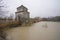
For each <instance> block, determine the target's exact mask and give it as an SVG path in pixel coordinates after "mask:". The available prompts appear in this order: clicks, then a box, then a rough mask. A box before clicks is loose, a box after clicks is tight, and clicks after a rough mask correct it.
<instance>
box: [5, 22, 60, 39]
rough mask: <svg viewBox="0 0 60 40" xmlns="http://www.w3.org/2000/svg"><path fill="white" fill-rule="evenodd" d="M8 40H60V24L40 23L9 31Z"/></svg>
mask: <svg viewBox="0 0 60 40" xmlns="http://www.w3.org/2000/svg"><path fill="white" fill-rule="evenodd" d="M6 38H7V40H60V22H38V23H35V24H33V25H32V26H29V27H16V28H12V29H10V30H8V31H7V37H6Z"/></svg>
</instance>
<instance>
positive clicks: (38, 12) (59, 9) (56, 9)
mask: <svg viewBox="0 0 60 40" xmlns="http://www.w3.org/2000/svg"><path fill="white" fill-rule="evenodd" d="M3 1H4V4H6V5H7V8H6V9H7V11H9V12H8V14H7V16H10V15H15V12H16V8H17V7H19V6H21V5H24V6H26V7H27V8H28V9H29V10H28V11H29V12H30V17H51V16H52V17H53V16H60V0H3Z"/></svg>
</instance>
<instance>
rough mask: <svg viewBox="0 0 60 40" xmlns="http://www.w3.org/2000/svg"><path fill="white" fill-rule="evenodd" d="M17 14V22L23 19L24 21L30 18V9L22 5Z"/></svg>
mask: <svg viewBox="0 0 60 40" xmlns="http://www.w3.org/2000/svg"><path fill="white" fill-rule="evenodd" d="M15 14H16V20H17V21H18V20H19V19H21V18H24V19H29V18H30V17H29V12H28V9H27V8H26V7H24V6H23V5H21V6H19V7H18V8H17V12H16V13H15Z"/></svg>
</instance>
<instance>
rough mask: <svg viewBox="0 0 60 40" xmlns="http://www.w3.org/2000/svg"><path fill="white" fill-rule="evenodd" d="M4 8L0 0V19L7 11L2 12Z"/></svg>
mask: <svg viewBox="0 0 60 40" xmlns="http://www.w3.org/2000/svg"><path fill="white" fill-rule="evenodd" d="M5 7H6V5H5V4H4V1H3V0H0V17H4V16H5V14H6V13H7V11H6V10H4V8H5Z"/></svg>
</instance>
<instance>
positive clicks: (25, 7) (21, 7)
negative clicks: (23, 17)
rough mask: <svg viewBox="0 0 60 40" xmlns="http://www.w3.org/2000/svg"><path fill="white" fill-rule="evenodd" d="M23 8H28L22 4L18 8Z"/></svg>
mask: <svg viewBox="0 0 60 40" xmlns="http://www.w3.org/2000/svg"><path fill="white" fill-rule="evenodd" d="M19 8H22V9H27V8H26V7H25V6H23V5H21V6H19V7H18V8H17V9H19Z"/></svg>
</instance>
